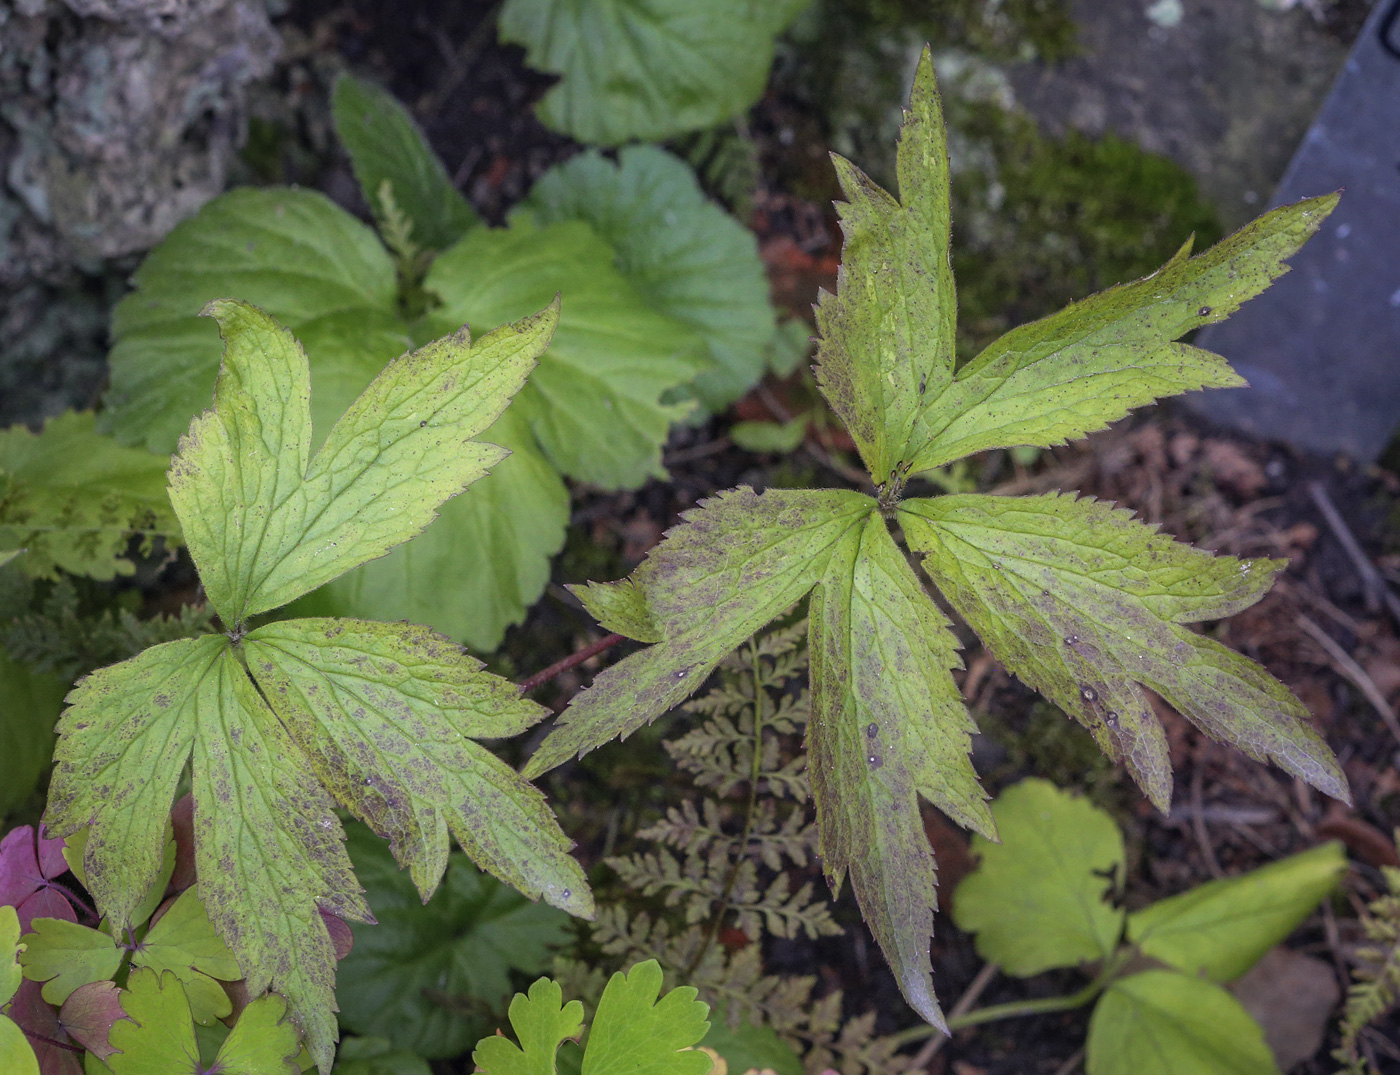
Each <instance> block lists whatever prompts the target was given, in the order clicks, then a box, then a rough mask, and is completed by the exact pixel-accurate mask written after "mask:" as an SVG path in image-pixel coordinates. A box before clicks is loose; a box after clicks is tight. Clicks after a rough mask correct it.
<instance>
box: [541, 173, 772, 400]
mask: <svg viewBox="0 0 1400 1075" xmlns="http://www.w3.org/2000/svg"><path fill="white" fill-rule="evenodd" d="M524 204H525V206H526V208H527V209H528V210H529V211H530V212H531V214H532V215H533V216H534V217H535V219H536V220H538V221H539V222H540V223H542V224H550V223H554V222H555V221H560V220H586V221H587V222H588V223H589V224H591V225H592V226H593V230H594V231H596V232H597V233H598V234H599V235H600V236H602V237H603V239H604V240H606V241H607V242H608V244H609V245H611V246H612V248H613V249H614V250H615V251H616V252H617V267H618V269H619V270H621V272H622V275H623V276H625V277H626V278H627V280H628V281H629V282H630V283H631V284H632V285H633V286H634V287H635V288H636V289H637V291H638V292H639V293H640V294H641V296H642V297H643V298H644V299H646V301H647V302H648V303H649V304H650V305H651V306H653V307H655V308H656V309H658V310H661V311H662V312H664V313H667V314H669V315H670V316H672V317H674V318H675V319H676V320H678V321H680V322H682V323H683V324H686V325H689V326H690V327H691V328H692V329H694V330H695V331H696V332H697V333H699V334H700V336H701V338H702V339H703V340H704V341H705V346H706V347H707V348H708V349H709V353H710V357H711V358H712V359H714V362H715V367H714V368H713V369H709V370H705V371H704V372H702V373H701V374H699V375H698V376H697V377H696V378H695V393H696V395H697V396H699V397H700V400H701V402H702V403H703V404H704V405H705V406H706V407H707V408H709V409H710V410H711V411H718V410H721V409H723V408H724V407H725V406H727V405H728V404H730V403H732V402H733V401H734V400H736V399H738V398H739V397H740V396H741V395H743V394H744V393H745V392H746V391H748V389H749V388H750V386H752V385H753V383H754V382H755V381H757V380H758V379H759V378H760V377H762V376H763V369H764V365H765V364H766V362H767V347H768V344H769V342H770V341H771V340H772V339H773V334H774V332H775V331H776V324H775V322H774V318H773V308H772V306H771V305H769V303H768V282H767V280H766V279H765V277H764V273H763V262H762V261H761V260H760V259H759V256H758V244H757V242H756V241H755V239H754V235H753V233H752V232H751V231H749V230H748V229H747V228H745V227H744V226H743V225H742V224H740V223H739V222H738V221H737V220H735V219H734V218H733V217H732V216H730V215H729V214H728V213H726V212H725V211H724V210H723V209H721V208H720V207H719V206H718V205H715V204H714V203H713V202H711V201H709V200H708V199H707V198H706V197H705V195H704V194H703V193H702V192H701V190H700V184H699V182H698V181H697V179H696V177H695V173H694V171H692V170H691V168H690V166H689V165H688V164H686V163H685V162H684V161H682V160H680V159H678V158H676V157H673V156H672V155H671V154H669V153H667V152H666V151H665V150H664V149H660V148H658V147H657V146H625V147H623V149H622V150H621V151H620V152H619V153H618V155H617V162H616V163H614V162H612V161H610V160H608V159H607V158H606V157H604V156H603V155H602V154H601V153H599V152H598V151H597V150H596V149H594V150H588V151H587V152H584V153H580V154H579V155H578V156H576V157H572V158H570V159H569V160H568V161H566V162H564V163H563V164H558V165H555V166H554V167H553V168H551V169H550V170H549V171H547V172H545V174H544V175H542V176H540V178H539V180H538V181H537V182H536V183H535V185H534V187H532V188H531V190H530V196H529V197H528V198H527V199H526V201H525V203H524Z"/></svg>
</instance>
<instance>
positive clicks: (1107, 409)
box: [908, 194, 1338, 471]
mask: <svg viewBox="0 0 1400 1075" xmlns="http://www.w3.org/2000/svg"><path fill="white" fill-rule="evenodd" d="M1337 197H1338V196H1337V195H1336V194H1329V195H1325V196H1323V197H1320V198H1310V199H1308V200H1307V201H1302V202H1298V203H1297V204H1296V205H1286V206H1282V207H1280V208H1278V209H1275V210H1273V211H1272V212H1269V213H1266V214H1265V215H1264V216H1262V217H1260V218H1259V219H1258V220H1255V221H1254V222H1253V223H1251V224H1248V225H1246V226H1245V227H1244V228H1241V229H1240V230H1239V231H1237V232H1235V234H1233V235H1231V236H1229V237H1228V238H1226V239H1224V240H1222V241H1221V242H1219V243H1217V244H1216V245H1215V246H1213V247H1211V248H1210V249H1209V250H1207V251H1206V252H1205V253H1204V254H1200V255H1199V256H1197V257H1194V258H1188V257H1187V255H1188V254H1189V253H1190V246H1191V244H1190V243H1189V242H1188V243H1187V244H1186V245H1185V246H1183V247H1182V248H1181V250H1180V251H1179V252H1178V253H1177V255H1176V256H1175V257H1174V258H1172V260H1171V261H1169V262H1168V263H1167V264H1166V265H1165V266H1163V267H1162V268H1161V269H1159V270H1158V271H1157V272H1156V273H1154V274H1153V275H1151V276H1149V277H1147V278H1145V279H1143V280H1138V281H1136V282H1134V283H1131V284H1124V285H1122V286H1120V287H1115V288H1111V289H1110V290H1108V291H1103V292H1100V293H1099V294H1097V295H1093V296H1091V297H1090V298H1088V299H1085V300H1084V301H1083V302H1078V303H1074V304H1073V305H1070V306H1067V307H1066V308H1065V309H1063V310H1061V311H1060V312H1059V313H1056V314H1051V315H1050V316H1049V317H1046V318H1043V319H1042V320H1040V321H1035V322H1032V323H1031V324H1028V325H1022V326H1021V327H1020V328H1017V329H1013V330H1012V331H1011V332H1008V333H1007V334H1006V335H1005V336H1003V337H1002V338H1001V339H999V340H997V341H996V342H995V343H993V344H991V345H990V346H988V347H987V349H986V350H985V351H983V352H982V353H981V354H980V355H978V356H977V357H976V358H975V359H973V360H972V361H971V362H969V363H968V364H967V365H966V366H964V367H963V368H962V369H960V370H959V371H958V373H957V376H956V377H955V378H954V379H953V381H952V383H951V384H949V385H948V386H947V388H946V390H944V391H943V393H942V394H941V395H939V396H937V397H936V398H935V397H933V396H932V395H930V397H929V400H928V403H927V405H926V407H925V408H924V410H923V411H922V412H921V413H920V415H919V420H918V425H917V428H916V430H915V433H914V437H913V444H914V446H915V451H914V454H913V457H912V458H911V459H909V460H908V465H909V468H910V469H911V470H914V471H920V470H930V469H932V468H933V467H937V466H942V465H943V464H945V463H950V462H952V461H953V460H955V459H961V458H962V457H963V456H966V455H971V454H972V453H973V452H980V451H985V450H986V449H988V448H1001V447H1014V446H1017V445H1033V446H1037V447H1049V446H1050V445H1054V444H1063V443H1064V442H1065V441H1066V440H1069V439H1071V438H1074V437H1081V436H1083V435H1084V434H1086V433H1091V432H1093V431H1094V430H1096V429H1102V428H1103V427H1105V426H1106V425H1108V424H1109V423H1110V422H1114V421H1117V420H1118V419H1119V418H1122V417H1123V416H1124V415H1126V414H1127V413H1128V412H1129V411H1130V410H1132V409H1133V408H1134V407H1139V406H1141V405H1142V404H1144V403H1150V402H1151V401H1152V400H1154V399H1158V398H1160V397H1163V396H1172V395H1177V394H1179V393H1181V392H1190V391H1193V390H1195V389H1199V388H1229V387H1233V386H1237V385H1242V384H1244V380H1243V379H1242V378H1241V377H1239V375H1238V374H1236V373H1235V372H1234V371H1233V370H1232V369H1230V367H1229V364H1228V363H1226V362H1225V360H1224V359H1222V358H1220V357H1219V356H1218V355H1214V354H1211V353H1210V352H1209V351H1202V350H1201V349H1200V348H1196V347H1191V346H1189V345H1187V344H1181V343H1172V342H1171V341H1173V340H1176V339H1178V338H1179V337H1181V336H1183V335H1185V334H1186V333H1188V332H1190V331H1191V330H1193V329H1196V328H1199V327H1200V326H1202V325H1207V324H1211V323H1213V322H1216V321H1222V320H1224V319H1225V318H1226V317H1228V316H1229V315H1230V314H1232V313H1234V312H1235V311H1236V310H1238V309H1239V308H1240V306H1241V304H1243V303H1244V302H1245V301H1247V300H1248V299H1251V298H1253V297H1254V296H1255V295H1257V294H1259V293H1260V292H1261V291H1263V290H1264V289H1265V288H1266V287H1268V286H1269V284H1270V283H1272V282H1273V281H1274V280H1275V279H1277V278H1278V277H1279V276H1280V275H1282V274H1283V273H1285V272H1287V271H1288V270H1287V266H1286V265H1285V264H1284V261H1285V260H1286V259H1287V258H1289V257H1291V256H1292V255H1293V254H1294V253H1296V252H1297V250H1298V249H1299V247H1301V246H1302V245H1303V244H1304V243H1305V242H1307V241H1308V239H1309V238H1310V237H1311V236H1312V234H1313V233H1314V232H1315V231H1317V229H1318V228H1319V227H1320V226H1321V224H1322V221H1323V220H1324V219H1325V218H1326V217H1327V215H1328V214H1329V213H1330V212H1331V211H1332V209H1333V208H1334V207H1335V206H1336V204H1337Z"/></svg>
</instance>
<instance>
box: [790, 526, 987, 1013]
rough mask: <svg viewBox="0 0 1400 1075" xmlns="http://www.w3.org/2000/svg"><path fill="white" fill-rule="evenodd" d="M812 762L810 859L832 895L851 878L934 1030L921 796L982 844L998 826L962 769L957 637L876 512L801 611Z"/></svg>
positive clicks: (964, 733)
mask: <svg viewBox="0 0 1400 1075" xmlns="http://www.w3.org/2000/svg"><path fill="white" fill-rule="evenodd" d="M808 623H809V624H810V631H811V643H810V653H811V662H812V666H811V679H812V701H811V711H812V716H811V721H810V722H809V724H808V726H807V751H808V766H809V768H810V770H811V775H812V795H813V798H814V799H815V800H816V806H817V826H818V832H819V838H820V845H819V850H820V853H821V856H822V861H823V864H824V868H825V870H826V872H827V875H828V876H829V877H830V878H831V879H832V881H833V883H834V884H835V885H837V886H839V885H840V883H841V880H842V878H843V876H845V875H847V874H849V876H850V878H851V887H852V888H853V889H854V890H855V894H856V900H857V901H858V902H859V904H860V908H861V913H862V915H863V916H864V918H865V921H866V923H867V924H868V925H869V926H870V930H871V932H872V933H873V934H874V935H875V939H876V941H878V942H879V944H880V948H881V950H882V951H883V952H884V953H885V958H886V959H887V960H888V961H889V963H890V967H891V968H892V969H893V970H894V972H895V977H896V978H897V979H898V981H899V984H900V989H901V991H902V992H903V993H904V996H905V999H906V1000H908V1001H909V1003H910V1004H911V1005H913V1007H914V1009H915V1010H916V1011H918V1013H919V1014H920V1015H921V1016H923V1017H924V1018H925V1019H927V1020H928V1021H929V1022H931V1023H933V1024H934V1025H936V1026H940V1027H941V1026H943V1016H942V1013H941V1011H940V1010H939V1007H938V1002H937V1001H936V1000H935V999H934V995H933V980H932V972H931V968H930V964H929V952H928V945H929V938H930V937H931V936H932V934H933V910H934V907H935V905H936V903H937V897H936V895H935V883H936V882H935V872H934V861H933V852H932V850H931V849H930V847H929V842H928V837H927V835H925V832H924V825H923V819H922V817H921V816H920V814H919V796H920V795H923V796H924V797H925V798H927V799H929V800H930V801H931V802H933V803H935V804H936V805H937V806H939V807H940V808H941V809H942V810H943V811H944V812H945V813H947V814H948V815H949V816H950V817H952V818H954V819H955V820H957V821H958V822H960V823H961V824H963V825H966V826H969V827H971V828H974V829H976V830H977V831H978V832H981V833H983V834H985V835H987V836H989V837H992V836H994V834H995V831H996V830H995V825H994V824H993V822H992V817H991V814H990V812H989V811H988V809H987V804H986V801H985V800H986V796H985V793H984V792H983V791H982V789H981V787H980V785H979V784H978V782H977V775H976V773H974V772H973V770H972V765H971V763H970V762H969V760H968V751H969V749H970V736H971V733H972V732H973V731H974V730H975V729H974V727H973V724H972V719H971V717H970V716H969V715H968V712H967V709H966V707H965V706H964V704H963V700H962V695H961V693H960V692H959V690H958V687H957V684H955V683H954V682H953V677H952V675H951V674H950V669H952V668H955V667H958V666H959V665H960V664H961V662H960V661H959V660H958V657H957V653H956V648H957V640H956V639H955V638H954V637H953V635H952V633H951V632H950V631H949V629H948V623H947V621H946V620H945V619H944V618H943V615H942V614H941V613H940V612H939V611H938V609H937V607H936V606H935V605H934V604H933V602H932V601H931V600H930V599H929V597H928V594H927V593H925V592H924V589H923V586H922V585H920V583H919V580H918V578H917V577H916V576H915V575H914V572H913V570H912V569H911V568H910V567H909V564H908V561H906V560H905V558H904V554H903V553H902V552H901V551H900V550H899V548H898V547H897V546H896V545H895V543H894V541H893V539H891V537H890V535H889V531H888V530H887V529H886V526H885V522H884V520H883V519H881V518H880V517H879V516H874V515H872V516H869V517H867V519H866V520H865V523H864V525H863V526H862V527H860V528H858V529H852V530H851V531H850V532H848V533H847V535H846V536H845V538H844V539H843V540H842V542H841V545H840V546H839V547H838V548H837V549H836V551H835V552H834V553H833V554H832V556H831V557H830V558H829V560H828V561H827V564H826V571H825V573H824V574H823V576H822V579H821V583H820V584H819V585H818V586H817V588H816V590H815V592H814V593H813V595H812V601H811V607H810V609H809V612H808Z"/></svg>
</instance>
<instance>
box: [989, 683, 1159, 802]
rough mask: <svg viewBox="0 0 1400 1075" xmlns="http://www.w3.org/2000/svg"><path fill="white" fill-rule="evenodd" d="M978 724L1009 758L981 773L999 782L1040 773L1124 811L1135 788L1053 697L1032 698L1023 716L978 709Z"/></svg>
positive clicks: (1000, 783) (992, 781)
mask: <svg viewBox="0 0 1400 1075" xmlns="http://www.w3.org/2000/svg"><path fill="white" fill-rule="evenodd" d="M977 726H978V728H979V729H980V730H981V731H982V733H983V734H984V735H986V736H987V737H988V738H989V739H991V740H992V741H993V742H994V743H996V744H997V746H999V747H1001V749H1002V750H1003V751H1005V760H1004V761H1003V762H1002V763H1001V764H999V765H997V766H995V767H994V768H993V769H992V770H991V771H990V772H986V773H984V774H983V776H984V777H985V778H986V779H987V780H988V781H989V782H990V783H991V784H992V785H993V786H1001V785H1003V784H1007V783H1010V782H1012V781H1014V780H1019V779H1020V778H1022V777H1024V776H1041V777H1044V778H1045V779H1047V780H1051V781H1054V782H1055V783H1056V784H1058V785H1061V786H1069V787H1077V788H1080V789H1082V790H1083V792H1084V794H1085V795H1087V796H1088V797H1089V799H1090V800H1091V801H1093V802H1094V803H1095V805H1097V806H1101V807H1103V808H1104V809H1106V810H1109V811H1110V812H1112V813H1114V814H1115V815H1122V814H1124V813H1125V809H1124V808H1125V804H1126V802H1127V799H1128V796H1130V795H1131V794H1132V792H1131V791H1130V790H1129V789H1127V788H1125V786H1124V783H1123V780H1122V775H1121V773H1120V772H1119V770H1118V768H1117V767H1116V766H1115V765H1114V764H1113V762H1112V761H1110V760H1109V759H1108V758H1106V757H1105V756H1104V755H1103V753H1102V752H1101V751H1100V750H1099V748H1098V745H1097V744H1096V743H1095V742H1094V740H1093V737H1092V736H1091V735H1090V734H1089V733H1088V732H1087V731H1085V730H1084V729H1083V728H1081V727H1080V726H1079V725H1078V724H1076V723H1075V722H1074V721H1073V720H1071V719H1070V718H1069V717H1067V716H1065V714H1064V712H1063V711H1062V710H1060V709H1059V708H1057V707H1056V706H1053V705H1051V704H1050V703H1049V702H1045V701H1041V700H1040V699H1037V700H1036V701H1034V702H1032V703H1031V704H1030V707H1029V711H1028V712H1027V714H1026V716H1025V718H1024V719H1021V718H1019V717H1014V716H1012V715H1009V714H1007V713H1003V712H996V711H994V712H990V713H978V714H977Z"/></svg>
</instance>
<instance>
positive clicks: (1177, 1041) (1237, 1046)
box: [1085, 970, 1278, 1075]
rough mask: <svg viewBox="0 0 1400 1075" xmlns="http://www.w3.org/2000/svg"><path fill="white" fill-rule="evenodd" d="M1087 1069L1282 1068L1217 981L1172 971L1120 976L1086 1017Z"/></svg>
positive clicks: (1231, 1074)
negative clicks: (1087, 1039)
mask: <svg viewBox="0 0 1400 1075" xmlns="http://www.w3.org/2000/svg"><path fill="white" fill-rule="evenodd" d="M1085 1071H1086V1072H1088V1075H1181V1073H1182V1072H1187V1071H1189V1072H1191V1075H1278V1065H1277V1064H1276V1063H1275V1062H1274V1057H1273V1053H1271V1052H1270V1051H1269V1047H1268V1045H1267V1044H1265V1042H1264V1034H1263V1031H1261V1030H1260V1029H1259V1024H1258V1023H1256V1022H1255V1021H1254V1020H1253V1019H1252V1018H1250V1015H1249V1013H1248V1012H1247V1011H1245V1010H1244V1008H1242V1007H1241V1006H1240V1002H1239V1001H1237V1000H1236V999H1235V998H1234V997H1233V996H1231V995H1230V994H1229V993H1228V992H1226V991H1225V990H1224V989H1221V988H1220V986H1218V985H1214V984H1213V983H1211V982H1206V981H1202V980H1200V979H1198V978H1191V977H1188V976H1187V975H1185V974H1177V973H1175V972H1174V971H1160V970H1154V971H1146V972H1144V973H1142V974H1134V975H1132V976H1130V977H1127V978H1120V979H1119V980H1118V981H1116V982H1114V983H1113V984H1112V985H1111V986H1109V988H1108V989H1107V990H1106V991H1105V992H1104V994H1103V996H1102V997H1101V998H1100V1000H1099V1003H1098V1006H1097V1007H1096V1008H1095V1009H1094V1014H1093V1017H1092V1018H1091V1019H1090V1020H1089V1041H1088V1045H1087V1054H1086V1056H1085Z"/></svg>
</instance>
